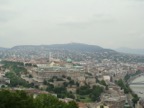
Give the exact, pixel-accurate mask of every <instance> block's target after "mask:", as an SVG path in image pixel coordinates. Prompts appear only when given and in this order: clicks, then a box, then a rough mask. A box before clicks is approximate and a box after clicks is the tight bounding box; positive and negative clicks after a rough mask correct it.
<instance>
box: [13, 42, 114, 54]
mask: <svg viewBox="0 0 144 108" xmlns="http://www.w3.org/2000/svg"><path fill="white" fill-rule="evenodd" d="M22 49H28V50H34V49H38V50H46V49H57V50H72V51H88V52H115V51H114V50H111V49H104V48H102V47H100V46H97V45H88V44H82V43H69V44H52V45H20V46H15V47H13V48H11V50H22Z"/></svg>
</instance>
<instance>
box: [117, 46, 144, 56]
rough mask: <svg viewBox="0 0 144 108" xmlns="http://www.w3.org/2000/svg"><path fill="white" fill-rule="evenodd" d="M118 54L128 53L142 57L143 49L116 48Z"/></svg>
mask: <svg viewBox="0 0 144 108" xmlns="http://www.w3.org/2000/svg"><path fill="white" fill-rule="evenodd" d="M116 51H118V52H122V53H128V54H138V55H144V49H132V48H124V47H123V48H118V49H116Z"/></svg>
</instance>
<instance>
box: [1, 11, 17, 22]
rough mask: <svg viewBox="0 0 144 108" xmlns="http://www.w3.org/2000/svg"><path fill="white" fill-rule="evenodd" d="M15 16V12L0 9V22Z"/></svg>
mask: <svg viewBox="0 0 144 108" xmlns="http://www.w3.org/2000/svg"><path fill="white" fill-rule="evenodd" d="M16 16H17V14H16V12H13V11H5V10H0V22H1V23H5V22H8V21H9V20H12V19H14V18H15V17H16Z"/></svg>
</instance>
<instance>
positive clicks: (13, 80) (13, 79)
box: [6, 72, 29, 87]
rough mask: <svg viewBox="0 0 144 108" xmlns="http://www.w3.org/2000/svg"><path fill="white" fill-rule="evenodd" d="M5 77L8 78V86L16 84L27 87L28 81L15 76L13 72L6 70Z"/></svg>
mask: <svg viewBox="0 0 144 108" xmlns="http://www.w3.org/2000/svg"><path fill="white" fill-rule="evenodd" d="M6 77H7V78H9V79H10V86H11V87H16V86H24V87H29V84H28V82H26V81H25V80H23V79H22V78H20V77H19V76H17V75H16V74H15V73H14V72H8V73H6Z"/></svg>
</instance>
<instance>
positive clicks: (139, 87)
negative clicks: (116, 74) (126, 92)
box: [130, 76, 144, 98]
mask: <svg viewBox="0 0 144 108" xmlns="http://www.w3.org/2000/svg"><path fill="white" fill-rule="evenodd" d="M138 82H142V83H143V84H136V85H133V84H131V85H130V88H131V89H132V90H133V91H134V92H135V93H136V94H137V95H138V96H139V97H142V98H144V76H141V77H138V78H136V79H135V80H133V82H132V83H138Z"/></svg>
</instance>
